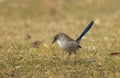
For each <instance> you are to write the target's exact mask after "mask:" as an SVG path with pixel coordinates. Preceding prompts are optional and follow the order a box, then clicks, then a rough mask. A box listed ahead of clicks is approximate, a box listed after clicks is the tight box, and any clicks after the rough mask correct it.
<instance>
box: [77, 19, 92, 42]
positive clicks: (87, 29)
mask: <svg viewBox="0 0 120 78" xmlns="http://www.w3.org/2000/svg"><path fill="white" fill-rule="evenodd" d="M93 24H94V20H92V21H91V22H90V23H89V25H88V26H87V27H86V28H85V29H84V31H83V32H82V33H81V35H80V36H79V37H78V38H77V39H76V42H78V43H80V40H81V39H82V37H83V36H84V35H85V34H86V33H87V32H88V31H89V29H90V28H91V27H92V25H93Z"/></svg>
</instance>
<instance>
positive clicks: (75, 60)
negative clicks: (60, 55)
mask: <svg viewBox="0 0 120 78" xmlns="http://www.w3.org/2000/svg"><path fill="white" fill-rule="evenodd" d="M74 54H75V57H74V63H75V64H76V62H77V59H76V58H77V57H76V52H74Z"/></svg>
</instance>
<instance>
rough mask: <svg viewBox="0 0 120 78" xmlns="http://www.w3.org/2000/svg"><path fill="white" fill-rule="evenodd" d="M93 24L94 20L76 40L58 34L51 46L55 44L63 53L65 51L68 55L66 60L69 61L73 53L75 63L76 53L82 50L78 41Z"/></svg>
mask: <svg viewBox="0 0 120 78" xmlns="http://www.w3.org/2000/svg"><path fill="white" fill-rule="evenodd" d="M93 24H94V20H92V21H91V22H90V23H89V24H88V26H87V27H86V28H85V29H84V31H83V32H82V33H81V34H80V36H79V37H78V38H77V39H76V40H74V39H72V38H71V37H69V36H68V35H67V34H65V33H62V32H60V33H58V34H56V35H55V36H54V38H53V41H52V44H53V43H55V42H56V43H57V44H58V45H59V46H60V48H61V49H62V50H63V51H66V52H67V53H68V59H70V56H71V54H72V53H74V55H75V57H74V62H76V51H77V50H78V49H79V48H82V46H81V45H79V44H80V41H81V39H82V38H83V36H84V35H85V34H86V33H87V32H88V31H89V30H90V28H91V27H92V26H93Z"/></svg>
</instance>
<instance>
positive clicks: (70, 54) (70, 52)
mask: <svg viewBox="0 0 120 78" xmlns="http://www.w3.org/2000/svg"><path fill="white" fill-rule="evenodd" d="M70 55H71V52H69V54H68V58H67V60H69V59H70Z"/></svg>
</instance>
